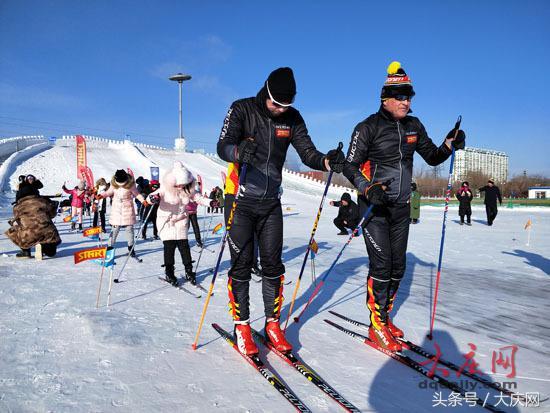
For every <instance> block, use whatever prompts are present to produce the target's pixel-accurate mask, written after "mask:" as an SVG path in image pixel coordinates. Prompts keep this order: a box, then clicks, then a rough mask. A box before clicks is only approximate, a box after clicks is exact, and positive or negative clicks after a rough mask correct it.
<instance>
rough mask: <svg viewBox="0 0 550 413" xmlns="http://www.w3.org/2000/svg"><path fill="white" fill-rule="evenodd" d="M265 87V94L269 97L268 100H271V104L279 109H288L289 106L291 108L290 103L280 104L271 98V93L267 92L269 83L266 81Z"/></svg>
mask: <svg viewBox="0 0 550 413" xmlns="http://www.w3.org/2000/svg"><path fill="white" fill-rule="evenodd" d="M265 85H266V86H267V94H268V95H269V99H271V101H272V102H273V104H274V105H275V106H277V107H280V108H288V107H290V106H292V102H290V103H281V102H277V101H276V100H275V99H274V98H273V95H272V94H271V91H270V90H269V82H268V81H266V82H265Z"/></svg>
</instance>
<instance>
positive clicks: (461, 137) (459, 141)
mask: <svg viewBox="0 0 550 413" xmlns="http://www.w3.org/2000/svg"><path fill="white" fill-rule="evenodd" d="M455 132H456V130H455V129H451V131H450V132H449V133H448V134H447V137H446V138H445V139H453V138H454V136H455ZM451 144H452V145H453V148H455V150H458V149H464V148H465V147H466V134H465V133H464V131H463V130H462V129H459V130H458V133H457V134H456V138H455V140H454V141H451Z"/></svg>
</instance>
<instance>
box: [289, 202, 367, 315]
mask: <svg viewBox="0 0 550 413" xmlns="http://www.w3.org/2000/svg"><path fill="white" fill-rule="evenodd" d="M373 206H374V205H371V206H369V207H368V208H367V210H366V211H365V214H364V215H363V217H362V218H361V221H359V224H357V226H356V227H355V229H354V230H353V232H352V233H351V235H350V236H349V238H348V240H347V242H346V243H345V244H344V246H343V247H342V249H341V250H340V252H339V253H338V255H337V256H336V259H335V260H334V261H333V262H332V264H331V266H330V267H329V269H328V270H327V271H326V272H325V274H324V275H323V277H322V278H321V281H319V283H318V284H317V286H316V287H315V289H314V290H313V292H312V293H311V295H310V296H309V299H308V300H307V304H306V306H305V307H304V308H303V309H302V311H301V312H300V314H299V315H298V317H294V322H295V323H299V322H300V318H301V317H302V315H303V314H304V312H305V311H306V310H307V308H308V307H309V305H310V304H311V302H312V301H313V299H314V298H315V296H316V295H317V294H318V293H319V290H321V287H322V286H323V284H325V280H326V279H327V278H328V276H329V274H330V272H331V271H332V269H333V268H334V267H335V266H336V263H337V262H338V260H339V259H340V257H341V256H342V253H343V252H344V250H345V249H346V247H347V246H348V245H349V244H350V242H351V240H352V239H353V238H354V237H355V234H356V233H357V232H358V231H359V228H360V227H361V226H362V225H363V222H365V220H366V219H367V217H368V216H369V215H370V213H371V211H372V208H373Z"/></svg>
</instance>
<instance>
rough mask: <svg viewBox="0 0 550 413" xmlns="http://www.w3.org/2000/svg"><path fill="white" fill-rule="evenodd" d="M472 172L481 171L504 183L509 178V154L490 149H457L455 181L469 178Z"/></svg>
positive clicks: (499, 182)
mask: <svg viewBox="0 0 550 413" xmlns="http://www.w3.org/2000/svg"><path fill="white" fill-rule="evenodd" d="M471 172H481V173H483V174H485V175H487V176H488V177H489V178H492V179H494V180H495V184H502V183H504V182H506V181H507V180H508V155H506V154H505V153H504V152H498V151H492V150H489V149H479V148H465V149H464V150H462V151H456V153H455V164H454V168H453V179H454V181H455V182H456V181H464V180H467V179H468V174H469V173H471Z"/></svg>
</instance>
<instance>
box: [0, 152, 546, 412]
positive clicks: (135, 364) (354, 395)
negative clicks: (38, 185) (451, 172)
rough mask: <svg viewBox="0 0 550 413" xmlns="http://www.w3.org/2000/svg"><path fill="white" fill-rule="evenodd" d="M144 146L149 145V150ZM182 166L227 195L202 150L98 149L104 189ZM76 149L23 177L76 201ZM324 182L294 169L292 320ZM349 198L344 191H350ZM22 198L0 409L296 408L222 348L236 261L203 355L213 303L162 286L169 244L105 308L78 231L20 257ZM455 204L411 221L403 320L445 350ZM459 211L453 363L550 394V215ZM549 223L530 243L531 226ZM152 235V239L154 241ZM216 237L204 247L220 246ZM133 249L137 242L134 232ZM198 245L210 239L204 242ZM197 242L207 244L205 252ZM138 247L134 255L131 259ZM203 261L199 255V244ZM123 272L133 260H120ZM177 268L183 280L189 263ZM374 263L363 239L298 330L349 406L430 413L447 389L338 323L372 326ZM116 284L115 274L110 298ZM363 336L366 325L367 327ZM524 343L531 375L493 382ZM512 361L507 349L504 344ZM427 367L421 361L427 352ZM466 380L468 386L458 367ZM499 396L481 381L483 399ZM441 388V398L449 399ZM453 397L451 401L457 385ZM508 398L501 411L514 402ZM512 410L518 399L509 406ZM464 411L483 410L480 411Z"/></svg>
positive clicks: (217, 218)
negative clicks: (499, 354) (462, 222)
mask: <svg viewBox="0 0 550 413" xmlns="http://www.w3.org/2000/svg"><path fill="white" fill-rule="evenodd" d="M134 149H135V148H134ZM174 159H180V160H182V161H183V162H184V163H185V164H186V165H188V167H189V168H190V170H191V171H193V172H194V173H195V174H196V173H199V174H201V176H202V177H203V179H204V180H205V184H206V187H207V188H210V187H212V186H214V185H219V184H220V183H219V181H220V172H221V171H222V170H224V167H223V166H222V165H220V164H218V163H216V162H214V161H212V160H210V159H209V158H207V157H205V156H203V155H198V154H174V153H172V152H170V151H161V150H154V149H140V150H133V149H130V150H129V149H128V148H126V149H125V148H119V149H116V148H106V147H105V148H101V147H94V148H89V153H88V163H89V165H90V166H91V168H92V170H93V172H94V175H95V177H96V179H97V178H98V177H100V176H103V177H105V178H109V177H110V176H112V174H113V173H114V171H115V170H116V169H119V168H126V167H131V168H132V169H133V170H134V172H135V173H136V176H137V175H145V176H148V174H149V171H148V168H149V166H151V165H158V166H160V167H161V169H162V168H168V167H169V166H170V164H171V162H172V161H173V160H174ZM74 171H75V159H74V147H62V146H55V147H53V148H50V149H48V150H45V151H43V152H41V153H39V154H38V155H36V156H34V157H32V158H31V159H29V160H25V161H23V162H22V163H20V164H19V165H17V167H16V168H14V170H12V171H11V172H10V173H11V175H10V177H9V182H10V183H11V185H12V187H14V186H15V183H16V180H17V176H18V175H20V174H26V173H33V174H35V175H36V176H37V177H38V178H39V179H41V180H42V182H43V183H44V184H45V188H44V190H43V191H42V192H43V193H44V194H53V193H56V192H59V191H60V187H61V185H62V184H63V182H64V181H67V182H68V184H74V183H75V182H76V179H75V173H74ZM321 191H322V186H321V185H318V184H314V183H310V182H308V181H305V180H302V179H299V178H296V177H293V176H289V175H285V191H284V194H283V205H284V206H283V212H284V214H285V221H284V222H285V224H284V225H285V238H284V250H283V255H284V257H283V258H284V263H285V266H286V279H287V280H292V281H293V282H292V284H290V285H288V286H286V288H285V296H286V297H287V300H286V303H285V304H286V305H285V308H284V310H283V316H284V318H286V314H287V311H288V304H289V303H290V298H291V297H292V292H293V290H294V287H295V284H296V282H295V280H296V278H297V276H298V272H299V270H300V266H301V264H302V260H303V253H304V252H305V247H306V244H307V241H308V238H309V233H310V231H311V226H312V224H313V220H314V216H315V212H316V209H317V207H318V202H319V199H320V194H321ZM336 195H337V194H336V193H333V194H332V196H336ZM12 200H13V195H12V194H9V193H8V194H5V195H4V196H2V197H0V207H1V208H0V232H1V235H0V352H1V358H0V411H7V412H46V411H55V412H114V411H116V412H151V411H158V412H216V411H219V412H246V411H249V412H287V411H288V412H290V411H293V409H292V408H291V407H290V404H288V402H286V401H285V400H284V399H283V398H282V397H281V396H280V395H279V394H278V393H277V392H276V391H275V390H274V389H273V388H272V387H271V386H270V385H269V384H268V383H267V382H266V381H265V380H264V379H263V378H261V376H260V375H259V374H258V373H257V372H255V371H254V369H253V368H252V367H250V366H249V365H248V364H246V363H245V362H244V360H243V359H242V358H241V357H240V356H239V355H238V354H237V353H236V352H235V351H234V350H232V349H231V348H229V346H228V345H227V344H226V343H225V342H224V341H223V340H221V339H220V337H219V336H218V334H217V333H216V332H215V331H214V330H213V329H212V328H211V327H210V324H211V323H212V322H218V323H219V324H221V325H222V326H223V327H225V328H227V329H230V328H231V319H230V316H229V315H228V314H227V301H228V299H227V291H226V290H227V289H226V285H225V284H226V282H227V275H226V273H227V269H228V266H229V262H228V253H227V250H226V255H225V256H224V260H223V262H222V271H221V274H220V275H219V277H218V279H217V282H216V285H215V288H214V292H215V294H214V296H213V297H212V299H211V301H210V306H209V308H208V313H207V316H206V322H205V325H204V327H203V330H202V334H201V337H200V341H199V343H200V347H199V348H198V349H197V350H196V351H193V350H192V349H191V343H192V342H193V339H194V335H195V332H196V330H197V327H198V322H199V317H200V313H201V311H202V307H203V303H204V297H202V298H201V299H196V298H193V297H192V296H190V295H188V294H186V293H184V292H182V291H179V290H177V289H175V288H172V287H170V286H169V285H167V284H166V283H163V282H161V281H159V280H158V278H157V277H159V276H162V274H163V269H162V268H161V267H160V265H161V264H162V243H161V242H160V241H139V242H138V244H137V248H136V249H137V252H138V253H139V255H141V256H142V257H143V259H144V262H143V263H142V264H139V263H137V262H134V261H130V262H129V263H128V265H127V267H126V270H125V275H124V277H123V278H125V280H126V281H125V282H123V283H120V284H114V286H113V296H112V305H111V307H109V308H107V307H106V296H105V294H102V301H101V307H100V308H99V309H96V308H95V301H96V292H97V287H98V276H99V269H100V267H98V266H96V265H94V264H92V263H89V262H85V263H81V264H79V265H78V266H75V265H74V263H73V253H74V252H75V251H77V250H79V249H81V248H85V247H89V246H92V245H93V242H92V241H89V240H86V239H85V238H83V237H82V235H81V234H75V233H71V232H70V231H69V230H68V224H65V223H62V222H61V220H60V219H59V217H58V219H57V222H58V228H59V230H60V233H61V238H62V240H63V243H62V244H61V245H60V248H59V252H58V255H57V256H56V257H55V258H51V259H45V260H44V261H42V262H36V261H34V260H18V259H16V258H15V253H16V252H17V250H18V249H17V248H16V247H15V246H14V245H13V244H12V243H11V242H10V241H9V240H8V239H7V238H6V236H5V235H4V234H3V233H4V231H5V230H6V229H7V228H8V224H7V220H8V219H9V217H10V216H11V206H10V205H9V203H10V202H11V201H12ZM336 212H337V209H336V208H333V207H330V206H329V205H328V204H327V205H325V209H324V212H323V216H322V218H321V221H320V225H319V227H318V230H317V235H316V240H317V242H318V244H319V246H320V251H319V254H318V255H317V258H316V260H315V266H316V271H317V276H318V277H319V276H321V274H322V273H323V271H324V270H326V269H327V268H328V267H329V266H330V264H331V263H332V261H333V260H334V258H335V257H336V255H337V253H338V252H339V251H340V248H341V247H342V245H343V244H344V242H345V241H346V240H347V239H346V237H337V236H335V234H336V232H337V230H336V228H335V227H334V226H333V224H332V219H333V218H334V217H335V216H336ZM441 219H442V208H433V207H431V208H423V210H422V215H421V223H420V224H419V225H415V226H412V227H411V232H410V238H409V249H408V253H407V273H406V278H405V280H404V282H403V285H402V286H401V289H400V292H399V295H398V298H397V302H396V306H395V307H396V308H395V310H394V311H395V322H396V324H397V325H399V326H401V327H402V328H403V329H404V330H405V332H406V335H407V337H408V338H409V339H410V340H412V341H414V342H417V343H418V344H421V345H424V346H426V347H427V348H432V342H429V341H428V340H427V339H426V338H425V336H426V333H427V331H428V328H429V319H430V308H429V303H430V300H431V297H432V295H433V291H434V290H433V285H434V280H435V274H436V269H437V268H436V266H437V258H438V251H439V241H440V236H441ZM457 219H458V217H457V211H456V209H451V210H450V211H449V220H448V227H447V234H446V246H445V255H444V266H443V271H442V279H441V288H440V294H439V300H438V301H439V304H438V316H437V319H436V324H435V330H436V331H435V334H434V339H435V342H437V343H438V344H439V345H440V346H441V350H442V353H443V357H444V358H447V359H451V360H453V361H455V362H456V363H457V364H459V365H460V364H462V363H463V361H464V358H463V356H462V354H465V353H468V352H469V351H470V350H471V347H470V346H469V343H471V344H473V345H475V346H476V350H475V361H476V362H477V363H479V366H478V369H480V370H482V371H483V372H485V373H487V374H488V377H489V378H490V379H491V380H493V381H499V382H502V381H506V382H510V381H513V382H516V383H517V386H518V387H517V390H518V391H520V392H522V393H524V392H534V393H537V392H539V393H540V394H541V396H543V397H548V396H550V373H549V371H550V369H549V365H550V351H549V350H548V349H547V348H546V345H547V343H548V342H549V340H550V321H549V318H548V314H550V300H549V297H550V259H549V253H548V251H549V245H550V211H549V210H546V209H542V208H540V209H532V210H520V209H513V210H508V209H505V208H501V210H500V211H499V215H498V217H497V219H496V222H495V225H494V226H493V227H487V226H486V225H485V224H484V223H485V221H484V212H483V211H482V210H480V209H477V208H476V209H475V210H474V217H473V226H472V227H466V226H463V227H461V226H459V225H458V223H457ZM528 219H531V220H532V222H533V229H532V234H531V240H530V245H529V246H526V239H527V233H526V231H525V230H524V225H525V223H526V222H527V220H528ZM221 221H222V217H221V215H214V216H213V218H212V221H211V219H210V216H208V217H206V218H204V217H201V218H200V221H199V222H200V224H201V227H203V228H205V227H208V226H209V225H211V226H212V227H213V226H214V225H215V224H217V223H218V222H221ZM151 232H152V230H151V229H149V234H151ZM206 236H207V235H206V231H204V232H203V238H204V237H206ZM120 238H121V240H120V241H119V243H118V246H119V247H121V248H123V247H124V241H123V239H124V237H123V236H122V237H120ZM190 239H191V240H194V238H193V235H190ZM219 241H220V236H219V235H210V236H209V238H208V241H207V242H206V245H207V246H208V248H210V249H211V250H215V251H216V253H213V252H209V251H205V252H204V253H203V256H202V259H201V262H200V268H199V270H198V279H199V280H200V281H201V282H202V284H203V285H204V286H205V287H206V288H208V286H209V284H210V280H211V276H212V274H211V273H210V272H209V270H210V269H211V268H212V267H213V266H214V264H215V260H216V256H217V251H218V248H219ZM192 245H194V243H193V242H192ZM121 250H122V249H121ZM192 253H193V256H194V257H195V258H196V257H197V255H198V250H197V249H196V248H193V250H192ZM117 262H118V264H119V265H118V266H116V267H115V275H118V272H119V271H120V267H121V265H120V264H121V263H122V262H123V257H122V256H121V257H120V258H119V259H118V260H117ZM177 265H178V267H177V270H178V271H179V273H180V274H182V273H183V268H182V265H181V263H178V264H177ZM367 268H368V260H367V258H366V252H365V245H364V242H363V240H362V238H356V239H354V240H353V242H352V243H351V244H350V246H349V247H348V248H347V249H346V251H345V252H344V255H343V257H342V259H341V260H340V262H339V263H338V265H337V266H336V267H335V269H334V271H333V273H332V274H331V276H330V277H329V278H328V280H327V283H326V284H325V287H324V288H323V289H322V290H321V292H320V294H319V295H318V296H317V298H316V299H315V301H313V303H312V305H311V307H310V308H309V309H308V311H307V312H306V313H305V314H304V317H303V318H302V320H301V322H300V324H299V325H297V324H290V325H289V328H288V331H287V333H288V337H289V339H290V341H291V342H292V343H293V345H294V347H295V350H296V352H297V353H298V354H299V355H300V356H301V357H302V358H303V359H304V360H305V361H306V362H307V363H309V364H310V365H311V367H313V368H315V369H316V370H317V371H318V373H320V374H321V375H322V376H323V377H324V378H325V379H326V380H327V381H328V382H329V383H331V384H332V385H333V387H335V388H336V389H337V390H339V391H340V392H341V393H342V395H343V396H344V397H346V398H347V399H348V400H349V401H350V402H352V403H353V404H355V405H356V406H357V407H359V408H360V409H361V410H362V411H377V412H400V411H401V412H430V411H432V410H433V409H434V408H433V407H432V405H433V401H432V400H433V398H434V395H435V391H436V390H435V389H433V388H427V389H426V388H423V387H424V386H423V384H424V383H425V382H426V380H425V378H424V377H423V376H420V375H419V374H417V373H415V372H414V371H412V370H411V369H408V368H407V367H405V366H403V365H400V364H399V363H397V362H396V361H394V360H391V359H389V358H388V357H386V356H384V355H382V354H380V353H378V352H375V351H374V350H372V349H371V348H369V347H367V346H365V345H362V344H361V343H359V342H357V341H354V340H352V339H351V338H350V337H348V336H346V335H344V334H343V333H341V332H339V331H337V330H335V329H333V328H332V327H330V326H328V325H327V324H326V323H324V321H323V319H325V318H329V319H335V318H334V317H333V316H331V315H330V314H329V313H328V310H330V309H332V310H334V311H338V312H341V313H344V314H347V315H349V316H351V317H354V318H358V319H361V320H364V321H367V320H368V313H367V310H366V307H365V280H366V274H367ZM311 281H312V276H311V270H310V266H309V264H308V266H307V267H306V273H305V274H304V277H303V279H302V284H301V288H300V292H299V294H298V300H297V303H296V306H295V311H296V310H301V308H302V306H303V305H304V304H305V302H306V300H307V298H308V297H309V295H310V293H311V292H312V290H313V288H314V285H313V284H312V283H311ZM106 287H107V282H106V279H105V278H104V283H103V291H104V292H105V291H106ZM251 301H252V305H251V314H252V318H253V320H254V322H253V325H254V326H255V327H256V328H258V329H261V328H262V327H263V322H264V320H263V316H262V313H263V309H262V304H261V284H257V283H255V282H252V283H251ZM354 329H356V330H357V328H355V327H354ZM511 345H516V346H518V350H517V353H516V354H515V369H516V377H515V378H514V379H509V378H506V377H505V375H506V374H508V373H509V372H510V370H509V369H508V370H506V371H505V370H504V369H502V367H501V366H497V368H498V370H497V373H496V374H492V373H491V367H492V356H493V352H494V351H498V350H499V349H501V348H503V347H506V346H511ZM503 351H506V350H503ZM267 358H268V361H269V365H270V366H271V367H272V368H273V369H274V370H275V371H276V372H277V373H278V374H279V375H280V376H281V377H282V378H283V380H284V382H285V383H287V384H288V385H289V386H291V387H292V389H293V390H294V391H295V392H296V393H297V394H298V396H300V398H301V399H302V400H303V401H304V402H305V404H307V405H308V406H309V407H310V408H311V409H312V410H313V411H316V412H338V411H342V409H341V407H340V406H339V405H337V404H336V403H335V402H334V401H333V400H332V399H330V398H328V397H326V396H325V395H324V394H323V393H322V392H321V391H319V390H318V389H317V388H316V387H315V386H313V385H312V384H311V383H308V382H307V380H305V379H304V378H303V377H301V376H300V375H299V374H298V373H297V372H296V371H295V370H294V369H292V368H291V367H290V366H288V365H286V364H284V363H283V362H282V361H281V360H280V359H278V358H277V357H276V356H273V355H268V357H267ZM419 360H421V359H420V358H419ZM449 378H450V379H452V380H454V381H460V380H463V377H461V378H460V379H459V378H456V375H454V373H451V376H450V377H449ZM469 390H470V391H475V392H476V394H477V396H478V397H482V398H484V397H485V394H486V390H485V389H483V388H482V386H481V385H479V387H477V388H475V389H471V388H470V389H469ZM438 391H439V390H438ZM441 391H442V394H443V399H445V398H448V397H449V392H448V391H446V390H444V389H443V390H441ZM495 395H496V393H494V392H492V393H491V395H490V396H489V398H488V399H487V400H488V401H489V402H492V403H493V404H496V403H497V402H498V399H497V398H496V397H494V396H495ZM504 402H506V404H509V403H510V399H509V398H507V399H504ZM462 404H463V406H462V407H460V406H459V407H447V408H445V409H446V410H448V411H453V412H454V411H471V410H472V409H474V410H475V409H479V408H475V407H468V406H467V405H466V403H465V402H464V401H463V402H462ZM499 407H501V408H503V410H506V411H524V412H531V411H533V412H543V411H549V410H550V405H549V404H548V402H546V403H544V404H543V406H542V407H539V408H527V407H520V406H519V405H518V406H516V407H514V408H506V407H505V406H504V404H502V403H501V405H500V406H499Z"/></svg>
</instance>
